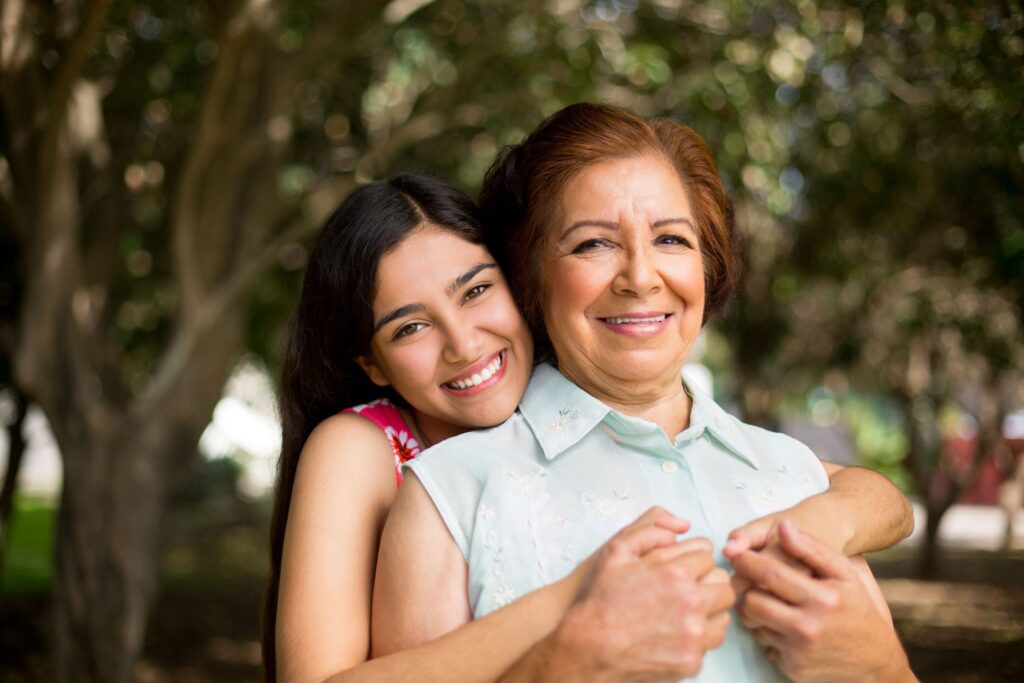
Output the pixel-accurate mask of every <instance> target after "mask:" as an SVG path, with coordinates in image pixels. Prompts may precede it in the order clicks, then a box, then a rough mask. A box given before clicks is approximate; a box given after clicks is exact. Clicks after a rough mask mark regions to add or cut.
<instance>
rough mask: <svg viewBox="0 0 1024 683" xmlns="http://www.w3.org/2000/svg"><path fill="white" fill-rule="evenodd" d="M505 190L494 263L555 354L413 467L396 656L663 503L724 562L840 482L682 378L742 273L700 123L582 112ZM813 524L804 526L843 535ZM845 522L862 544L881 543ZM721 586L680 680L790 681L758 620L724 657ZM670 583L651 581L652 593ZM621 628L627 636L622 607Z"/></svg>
mask: <svg viewBox="0 0 1024 683" xmlns="http://www.w3.org/2000/svg"><path fill="white" fill-rule="evenodd" d="M484 190H485V192H484V197H483V203H484V208H485V209H488V210H489V212H490V214H491V216H492V220H493V221H494V222H495V223H496V225H498V226H504V227H505V228H506V229H505V230H500V229H499V230H498V239H496V240H495V241H494V246H495V251H496V252H497V253H498V254H499V260H501V261H502V265H503V267H504V268H505V269H506V271H507V273H508V275H509V279H510V283H511V286H512V288H513V291H514V292H515V293H516V295H517V298H518V300H519V303H520V304H521V305H522V308H523V310H524V312H525V314H526V316H527V319H528V320H529V321H530V323H531V326H532V327H533V330H534V333H535V337H536V341H537V348H538V350H539V351H540V352H541V354H542V357H545V356H546V358H547V360H548V361H549V362H548V363H546V364H541V365H540V366H539V367H538V368H537V369H536V370H535V372H534V374H533V377H532V379H531V381H530V384H529V387H528V389H527V392H526V395H525V396H524V397H523V399H522V401H521V403H520V406H519V411H518V412H517V413H516V414H515V415H514V416H513V417H512V418H510V419H509V420H508V421H507V422H505V423H504V424H502V425H501V426H499V427H496V428H493V429H490V430H485V431H481V432H474V433H470V434H465V435H462V436H458V437H455V438H452V439H450V440H448V441H445V442H444V443H443V444H442V445H440V446H438V447H436V448H434V449H432V450H431V451H428V452H427V454H425V455H424V456H421V458H420V459H419V460H417V461H414V462H412V463H410V464H409V465H408V469H409V470H410V471H411V472H412V473H413V474H414V475H415V476H414V477H412V478H411V479H412V481H411V482H410V483H411V485H409V486H406V487H404V488H403V489H402V491H401V493H400V494H399V497H398V501H397V502H396V504H395V508H394V511H393V513H392V518H391V519H390V520H389V522H388V525H387V527H386V529H385V533H384V537H383V539H382V545H381V556H380V563H379V565H378V579H377V584H376V586H375V593H374V624H373V630H374V633H373V647H374V650H375V652H387V651H390V650H392V649H399V648H401V647H407V646H410V645H414V644H416V643H418V642H422V641H423V640H426V639H429V638H430V637H433V636H436V635H440V634H441V633H444V632H447V631H449V630H451V629H452V628H454V627H456V626H458V625H460V624H462V623H465V622H466V621H468V620H470V619H471V618H472V617H475V616H481V615H483V614H486V613H488V612H490V611H492V610H495V609H498V608H500V607H502V606H504V605H506V604H508V603H509V602H511V601H512V600H514V599H516V598H517V597H518V596H521V595H524V594H526V593H527V592H529V591H531V590H533V589H535V588H537V587H540V586H543V585H546V584H548V583H551V582H552V581H555V580H557V579H559V578H560V577H562V576H565V575H566V574H567V573H569V572H570V571H571V570H572V569H573V567H575V566H576V565H577V563H578V562H579V561H580V560H582V559H583V558H585V557H586V556H587V555H588V554H590V553H591V552H593V551H594V550H595V549H596V548H598V547H599V546H600V545H601V544H602V543H603V542H604V541H606V540H607V539H608V538H609V537H610V536H612V534H614V533H615V531H616V530H617V529H619V528H620V527H622V526H623V525H624V524H625V523H627V522H628V521H630V520H631V519H633V518H635V517H636V516H637V515H638V514H639V513H641V512H642V511H643V510H644V509H646V508H648V507H649V506H651V505H655V504H657V505H661V506H664V507H665V508H667V509H668V510H670V511H671V512H673V513H674V514H676V515H678V516H679V517H682V518H684V519H687V520H688V521H689V522H690V523H691V525H692V528H691V533H692V535H694V536H700V537H706V538H707V539H709V540H710V542H711V545H712V547H713V548H714V556H715V560H716V561H717V563H718V564H720V565H724V564H725V560H724V558H723V557H722V555H721V550H722V548H723V547H724V546H725V544H726V542H727V540H728V538H729V535H730V533H731V532H732V531H733V530H734V529H736V528H737V527H742V526H743V525H745V524H747V523H748V522H750V521H751V520H753V519H755V518H757V517H761V516H763V515H765V514H767V513H770V512H773V511H779V510H783V509H784V508H788V507H790V506H792V505H794V504H795V503H797V502H798V501H800V500H802V499H804V498H807V497H809V496H812V495H814V494H817V493H820V492H822V491H824V490H825V489H826V488H827V487H828V476H827V473H826V470H825V468H824V467H823V465H822V463H821V462H820V461H819V460H818V459H817V458H816V457H815V456H814V455H813V454H812V453H811V452H810V451H809V450H808V449H807V448H806V447H805V446H803V445H802V444H800V443H799V442H797V441H795V440H793V439H791V438H789V437H786V436H784V435H782V434H777V433H773V432H768V431H765V430H762V429H759V428H756V427H753V426H750V425H746V424H743V423H741V422H740V421H739V420H737V419H735V418H733V417H732V416H730V415H728V414H727V413H726V412H725V411H723V410H722V409H721V408H720V407H719V406H718V405H716V404H715V402H714V401H713V400H712V399H711V398H710V397H708V396H706V395H704V394H702V393H701V392H700V391H699V390H697V389H696V388H695V387H692V386H690V385H688V384H686V383H685V382H681V381H680V370H681V368H682V366H683V364H684V362H685V361H686V359H687V357H688V355H689V353H690V351H691V349H692V347H693V344H694V342H695V341H696V338H697V335H698V334H699V332H700V330H701V327H702V326H703V324H704V323H705V322H706V321H707V320H708V318H709V317H710V316H711V315H713V314H715V313H717V312H719V311H721V310H722V309H723V308H724V307H725V304H726V302H727V301H728V298H729V295H730V293H731V290H732V288H733V286H734V284H735V282H736V279H737V275H738V267H737V257H736V245H735V236H734V233H733V229H732V216H731V209H730V204H729V200H728V197H727V196H726V194H725V192H724V190H723V188H722V186H721V183H720V181H719V178H718V174H717V168H716V166H715V163H714V160H713V157H712V156H711V154H710V152H709V151H708V149H707V147H706V146H705V145H704V143H703V141H701V140H700V138H699V137H698V136H697V135H696V134H694V133H693V131H691V130H690V129H689V128H687V127H685V126H683V125H681V124H678V123H674V122H671V121H655V122H648V121H645V120H644V119H641V118H639V117H637V116H634V115H632V114H629V113H627V112H623V111H620V110H615V109H611V108H607V107H598V106H593V105H576V106H574V107H569V108H567V109H565V110H562V111H561V112H559V113H558V114H556V115H554V116H553V117H551V118H550V119H548V120H547V121H546V122H545V123H544V124H542V125H541V127H540V128H539V129H538V130H537V131H535V132H534V133H533V134H532V135H531V136H530V137H529V138H528V139H527V140H526V141H525V142H524V143H522V144H521V145H519V146H518V147H516V148H513V150H512V151H511V152H510V153H507V154H506V155H505V156H504V157H503V158H502V159H501V160H499V162H497V163H496V166H495V167H494V168H493V169H492V171H491V173H489V175H488V179H487V181H486V182H485V188H484ZM424 493H425V494H426V495H424ZM431 503H432V505H431ZM806 509H807V508H805V510H806ZM809 517H810V518H809V519H804V520H800V521H799V523H800V525H801V526H802V527H803V528H804V529H809V530H811V531H812V532H813V533H815V534H816V535H819V536H822V535H823V534H824V535H827V534H828V532H829V531H830V530H828V529H817V528H814V519H813V515H810V516H809ZM445 529H446V530H447V535H446V534H445V532H444V530H445ZM439 530H441V531H440V532H439ZM836 532H837V536H838V537H839V539H838V540H839V542H838V543H837V545H839V546H841V547H842V548H843V549H844V550H846V551H854V552H856V551H862V550H865V548H857V547H855V546H856V543H855V542H852V541H854V540H855V539H851V538H848V537H844V536H843V532H842V530H836ZM658 552H661V551H658ZM672 552H673V550H672V549H670V548H669V549H665V551H664V556H665V559H666V560H667V559H668V558H669V557H670V556H671V554H672ZM690 552H693V551H690ZM701 574H703V572H699V573H698V572H688V571H686V570H685V569H682V570H679V571H676V572H675V574H674V577H673V579H672V580H673V581H678V582H679V583H681V584H686V585H687V586H689V587H691V588H692V590H691V591H690V593H689V594H688V596H689V597H688V598H685V599H679V600H677V601H676V602H673V603H672V604H670V605H665V606H664V607H665V608H666V609H668V610H670V611H671V612H672V614H674V615H675V617H676V618H677V619H678V621H679V623H685V624H686V625H687V631H686V632H687V633H688V634H689V637H688V638H687V639H685V641H684V642H680V643H679V648H680V650H681V651H684V652H685V655H686V657H685V660H686V661H683V662H676V663H674V664H673V665H672V666H668V667H666V670H665V672H664V674H665V675H692V674H694V673H696V672H697V670H698V669H699V670H700V678H701V680H729V681H733V680H749V679H758V680H771V679H773V678H775V677H778V676H779V673H778V671H777V670H776V669H775V668H774V667H773V665H772V664H771V663H770V661H769V660H768V658H767V657H766V655H765V652H764V650H763V649H762V647H761V646H760V645H759V644H758V643H757V642H756V641H755V640H754V638H753V637H752V635H751V633H750V631H748V630H746V629H744V628H742V627H741V626H740V625H738V624H734V625H732V626H730V627H729V632H728V635H727V637H726V639H725V644H724V645H723V646H722V647H721V648H720V649H717V650H711V649H712V648H714V647H715V646H716V645H717V642H716V641H717V640H718V639H717V638H716V637H715V634H716V632H717V631H718V630H719V629H720V628H721V627H722V625H723V624H724V614H723V609H724V608H725V607H727V606H728V605H727V604H723V598H722V593H721V590H720V589H721V587H720V586H711V585H707V582H703V583H702V582H701V580H700V576H701ZM748 575H749V576H751V577H755V578H756V575H757V574H756V571H750V572H748ZM467 587H468V590H467ZM620 588H621V587H620ZM658 588H659V587H658V586H654V585H645V584H643V583H640V584H638V585H636V586H635V587H634V590H635V595H636V600H637V601H638V602H641V603H642V602H644V601H651V596H652V595H653V596H656V595H657V594H658V593H657V591H658ZM862 602H863V600H862ZM657 607H658V605H657V600H656V599H655V600H654V601H653V602H652V604H651V609H652V612H653V611H654V610H656V609H657ZM762 616H764V617H765V618H764V619H762V621H761V622H760V623H762V624H767V623H769V622H770V620H769V619H768V618H767V617H766V616H765V615H762ZM569 618H570V617H569V616H567V619H569ZM605 619H606V621H607V626H608V628H609V629H614V627H615V621H614V620H615V615H605ZM775 642H776V643H777V644H778V645H782V641H781V640H777V641H775ZM705 652H706V655H705Z"/></svg>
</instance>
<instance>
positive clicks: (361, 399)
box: [263, 175, 906, 681]
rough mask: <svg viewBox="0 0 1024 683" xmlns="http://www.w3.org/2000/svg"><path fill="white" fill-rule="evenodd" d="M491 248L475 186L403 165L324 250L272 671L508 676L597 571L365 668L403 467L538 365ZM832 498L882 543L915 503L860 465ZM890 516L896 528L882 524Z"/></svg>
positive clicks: (292, 364)
mask: <svg viewBox="0 0 1024 683" xmlns="http://www.w3.org/2000/svg"><path fill="white" fill-rule="evenodd" d="M483 243H484V231H483V228H482V226H481V223H480V219H479V214H478V209H477V207H476V206H475V204H474V203H473V202H472V200H470V199H469V198H468V197H467V196H466V195H465V194H463V193H462V192H461V191H459V190H457V189H456V188H454V187H452V186H451V185H449V184H447V183H444V182H442V181H439V180H435V179H432V178H427V177H423V176H416V175H402V176H398V177H395V178H393V179H391V180H389V181H386V182H380V183H374V184H371V185H367V186H365V187H362V188H360V189H359V190H356V191H355V192H354V193H353V194H352V195H351V196H349V197H348V198H347V199H346V200H345V202H344V203H343V204H342V205H341V207H340V208H339V209H338V210H337V212H335V214H334V215H333V216H331V218H330V219H329V220H328V222H327V224H326V226H325V228H324V231H323V233H322V234H321V236H320V238H319V240H318V242H317V245H316V247H315V248H314V250H313V253H312V255H311V259H310V263H309V266H308V269H307V272H306V276H305V280H304V284H303V291H302V295H301V298H300V301H299V305H298V310H297V313H296V316H295V319H294V321H293V324H292V327H291V334H290V338H289V340H288V347H287V352H286V355H285V359H284V363H283V368H282V378H281V390H280V412H281V420H282V428H283V435H284V439H283V450H282V456H281V461H280V472H279V479H278V485H277V491H276V496H275V504H274V517H273V521H272V526H271V565H272V566H271V569H272V571H271V577H270V582H269V586H268V591H267V598H266V605H265V614H264V637H263V648H264V666H265V673H266V676H267V678H268V679H271V680H273V679H274V678H275V675H276V677H277V678H280V679H281V680H288V681H292V680H316V681H319V680H324V679H325V678H327V677H328V676H331V675H332V674H336V673H339V672H346V674H345V675H344V676H343V678H344V679H345V680H349V679H352V680H356V679H358V680H364V679H365V680H390V679H393V678H399V677H400V678H402V679H405V678H413V677H414V678H415V679H416V680H480V681H485V680H493V679H495V678H497V677H498V676H499V675H500V674H501V673H502V672H504V671H505V670H506V669H507V668H508V667H509V666H510V665H511V664H512V663H513V662H515V661H516V659H517V658H519V657H520V656H521V655H522V654H523V653H524V652H526V651H527V649H529V648H530V646H531V645H532V644H533V643H534V642H536V641H537V640H538V639H540V638H542V637H543V636H544V635H545V634H547V633H548V632H550V631H551V630H552V629H553V628H554V627H555V625H556V624H557V623H558V621H559V619H560V618H561V616H562V614H563V613H564V612H565V610H566V608H567V607H568V606H569V604H570V603H571V602H572V600H573V599H574V598H575V596H576V594H577V591H578V590H579V586H580V584H581V581H582V578H583V575H584V574H585V573H586V572H587V567H586V566H581V567H580V568H579V569H578V570H577V571H575V572H573V574H571V575H569V576H568V577H566V578H565V579H563V580H562V581H560V582H557V583H555V584H552V585H549V586H547V587H545V588H542V589H540V590H538V591H535V592H534V593H531V594H529V595H527V596H526V597H524V598H522V599H520V600H518V601H516V602H513V603H512V604H511V605H509V606H508V607H506V608H504V609H502V610H499V611H497V612H495V613H492V614H490V615H488V616H487V617H486V618H484V619H481V620H478V621H475V622H472V623H470V624H468V625H466V626H465V627H463V628H461V629H459V630H458V631H456V632H454V633H452V634H449V635H448V636H445V637H444V638H441V639H439V640H437V641H434V642H432V643H428V644H426V645H423V646H421V647H418V648H415V649H414V650H408V651H405V652H400V653H396V654H393V655H389V656H387V657H382V658H379V659H376V660H374V661H372V662H368V663H365V664H364V662H366V660H367V658H368V653H369V651H370V642H369V639H370V637H369V634H370V601H371V595H372V587H373V577H374V569H375V564H376V559H377V545H378V541H379V537H380V533H381V529H382V527H383V524H384V520H385V518H386V516H387V513H388V510H389V508H390V506H391V504H392V502H393V501H394V498H395V494H396V490H397V487H396V485H395V482H396V479H397V480H398V481H399V482H400V481H401V474H400V471H399V469H398V467H397V466H398V465H399V464H400V463H401V462H402V461H405V460H407V459H410V458H414V457H415V456H416V455H417V454H418V453H419V452H420V450H421V449H423V448H426V447H429V446H430V445H433V444H436V443H438V442H439V441H441V440H443V439H446V438H448V437H449V436H453V435H455V434H459V433H462V432H465V431H468V430H471V429H476V428H482V427H488V426H493V425H496V424H499V423H501V422H503V421H504V420H505V419H507V418H508V417H509V416H510V415H511V414H512V413H513V412H514V410H515V409H516V406H517V404H518V402H519V399H520V397H521V396H522V394H523V392H524V390H525V387H526V384H527V381H528V379H529V376H530V372H531V369H532V365H533V347H532V343H531V337H530V333H529V330H528V328H527V326H526V324H525V322H524V321H523V319H522V317H521V315H520V313H519V311H518V310H517V308H516V307H515V304H514V302H513V300H512V297H511V295H510V293H509V290H508V287H507V285H506V283H505V280H504V278H503V276H502V274H501V271H500V269H499V268H498V267H497V264H496V263H495V262H494V260H493V258H492V257H491V255H490V253H489V252H488V250H487V249H486V248H485V247H484V246H483ZM841 479H842V480H841ZM865 486H867V487H868V488H867V490H869V491H870V492H871V495H870V496H869V497H867V498H865V497H864V496H863V491H864V490H865ZM844 489H846V490H856V491H857V492H858V497H857V498H851V497H844V496H842V492H843V490H844ZM821 495H826V496H835V497H836V500H837V501H842V504H837V505H836V506H835V510H836V517H837V520H838V521H837V523H838V522H839V521H845V520H844V519H843V518H846V517H850V516H851V515H855V514H856V513H857V512H861V513H862V517H865V518H867V516H868V514H870V515H871V516H873V518H874V519H873V521H872V522H871V524H870V525H869V527H870V529H871V530H872V533H873V535H874V536H875V537H873V538H870V539H869V540H868V541H867V543H866V545H868V546H869V547H879V546H884V545H888V544H890V543H892V542H895V541H896V540H898V539H899V537H900V534H901V533H902V532H903V530H904V529H905V528H906V520H905V512H904V506H903V499H902V496H901V495H900V494H899V493H898V491H896V490H895V488H894V487H892V485H891V484H889V483H888V482H887V481H886V480H884V478H882V477H880V476H878V475H876V474H874V473H871V472H868V471H865V470H845V471H844V472H843V478H841V477H839V476H838V475H837V476H835V477H834V478H833V488H832V489H831V491H830V492H828V493H825V494H821ZM798 508H799V506H798V507H797V508H794V509H793V510H794V512H795V511H797V510H798ZM884 511H889V513H888V517H889V518H890V520H891V522H892V523H891V524H879V523H878V519H879V518H880V517H884V516H886V515H883V514H882V512H884ZM645 523H650V520H648V521H647V522H645ZM662 523H663V524H668V525H669V526H671V525H672V522H664V521H663V522H662ZM679 529H681V527H680V528H677V529H675V530H676V531H678V530H679ZM877 529H888V531H887V532H881V531H878V532H875V531H874V530H877ZM485 643H486V645H487V647H486V648H481V647H475V646H477V645H480V644H485Z"/></svg>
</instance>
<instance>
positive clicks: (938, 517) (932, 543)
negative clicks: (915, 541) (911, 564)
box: [917, 505, 949, 579]
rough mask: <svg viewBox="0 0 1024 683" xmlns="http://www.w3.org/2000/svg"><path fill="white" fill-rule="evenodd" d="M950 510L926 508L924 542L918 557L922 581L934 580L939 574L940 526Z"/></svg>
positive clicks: (946, 508)
mask: <svg viewBox="0 0 1024 683" xmlns="http://www.w3.org/2000/svg"><path fill="white" fill-rule="evenodd" d="M948 509H949V507H948V506H944V507H939V508H933V507H932V506H930V505H927V506H925V523H924V542H923V543H922V544H921V550H920V551H919V554H918V557H917V575H918V576H919V577H921V578H922V579H934V578H936V577H937V576H938V574H939V554H940V552H939V551H940V550H941V548H940V545H939V525H940V524H942V518H943V516H944V515H945V514H946V510H948Z"/></svg>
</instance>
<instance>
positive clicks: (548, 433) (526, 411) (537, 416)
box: [519, 363, 761, 469]
mask: <svg viewBox="0 0 1024 683" xmlns="http://www.w3.org/2000/svg"><path fill="white" fill-rule="evenodd" d="M683 385H684V386H685V387H686V392H687V393H688V394H689V395H690V397H691V398H692V399H693V404H692V406H691V409H690V427H689V428H688V429H687V430H686V431H685V432H684V434H685V433H686V432H690V433H700V429H701V428H703V429H706V430H708V431H710V432H711V433H712V434H713V435H714V436H715V438H716V439H717V440H718V441H719V442H720V443H721V444H722V445H723V446H725V447H726V448H727V449H728V450H729V451H731V452H732V453H734V454H735V455H736V456H738V457H739V458H740V459H741V460H743V461H744V462H746V463H747V464H749V465H750V466H751V467H753V468H754V469H761V464H760V461H759V460H758V458H757V455H756V452H755V449H754V447H753V445H752V444H751V443H750V440H749V439H748V438H747V437H746V435H745V434H744V433H743V431H742V426H741V425H740V423H739V421H738V420H737V419H736V418H734V417H733V416H731V415H729V413H727V412H725V410H723V409H722V407H721V406H719V405H718V404H717V403H715V401H714V399H712V398H711V397H710V396H708V395H707V394H705V393H704V392H702V391H700V390H699V389H697V388H696V387H694V386H693V385H692V384H691V383H688V382H687V381H686V380H685V379H684V380H683ZM519 412H520V414H522V416H523V418H525V420H526V423H527V424H528V425H529V426H530V429H531V430H532V431H533V435H534V437H535V438H536V439H537V442H538V443H539V444H540V447H541V450H542V451H543V452H544V457H545V458H547V459H548V460H552V459H554V458H555V457H557V456H558V455H559V454H560V453H562V451H564V450H566V449H567V448H569V447H570V446H572V445H574V444H575V443H576V442H578V441H579V440H580V439H582V438H583V437H584V436H586V435H587V434H588V433H589V432H590V431H591V430H592V429H594V427H596V426H597V425H598V424H600V423H601V421H602V420H604V419H605V417H607V415H608V414H609V413H610V412H612V410H611V408H609V407H608V406H606V405H605V404H604V403H601V401H599V400H597V399H596V398H594V397H593V396H591V395H590V394H588V393H587V392H585V391H583V390H582V389H580V388H579V387H578V386H576V385H575V384H573V383H572V382H571V381H569V380H568V379H567V378H566V377H565V375H563V374H562V373H560V372H559V371H558V370H556V369H555V368H553V367H551V366H550V365H548V364H547V363H541V364H540V365H538V366H537V367H536V368H534V371H533V376H532V377H531V378H530V384H529V385H528V386H527V388H526V393H525V394H524V395H523V398H522V400H521V401H520V403H519Z"/></svg>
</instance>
